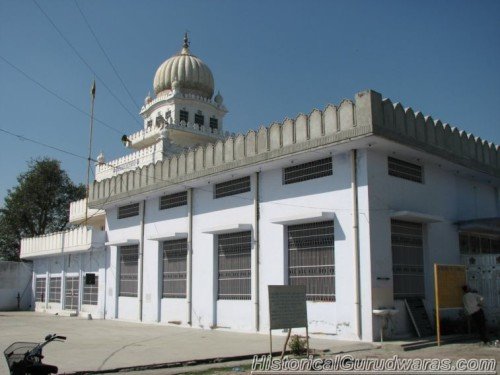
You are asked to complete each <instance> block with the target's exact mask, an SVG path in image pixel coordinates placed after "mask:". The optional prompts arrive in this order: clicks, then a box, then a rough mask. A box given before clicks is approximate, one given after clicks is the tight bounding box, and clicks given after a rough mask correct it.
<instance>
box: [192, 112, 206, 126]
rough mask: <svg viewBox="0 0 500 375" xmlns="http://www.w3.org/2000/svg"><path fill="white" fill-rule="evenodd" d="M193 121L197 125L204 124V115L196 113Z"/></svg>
mask: <svg viewBox="0 0 500 375" xmlns="http://www.w3.org/2000/svg"><path fill="white" fill-rule="evenodd" d="M194 123H195V124H198V125H204V124H205V116H203V115H200V114H198V113H196V114H195V115H194Z"/></svg>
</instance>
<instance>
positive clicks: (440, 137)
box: [373, 97, 500, 177]
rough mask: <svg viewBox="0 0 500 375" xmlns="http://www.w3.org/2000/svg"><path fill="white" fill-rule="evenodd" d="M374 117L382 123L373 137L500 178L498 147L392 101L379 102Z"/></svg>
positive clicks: (378, 123)
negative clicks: (413, 148) (388, 140)
mask: <svg viewBox="0 0 500 375" xmlns="http://www.w3.org/2000/svg"><path fill="white" fill-rule="evenodd" d="M373 112H374V113H373V116H374V117H377V118H380V119H381V121H380V122H377V123H375V122H374V124H373V125H374V126H373V133H374V134H375V135H380V136H383V137H385V138H389V139H392V140H394V141H396V142H400V143H403V144H406V145H409V146H412V147H415V148H418V149H421V150H423V151H425V152H428V153H431V154H435V155H437V156H440V157H443V158H445V159H448V160H450V161H453V162H455V163H458V164H461V165H463V166H466V167H469V168H473V169H476V170H479V171H481V172H484V173H488V174H491V175H493V176H496V177H500V152H499V147H498V146H497V145H495V144H494V143H491V142H487V141H484V140H482V139H481V138H480V137H476V136H474V135H473V134H471V133H466V132H464V131H460V130H458V129H457V128H456V127H453V126H451V125H449V124H446V123H445V124H443V123H442V122H441V121H440V120H434V119H433V118H432V117H430V116H426V117H424V115H422V113H420V112H414V111H413V109H412V108H411V107H410V108H404V107H403V106H402V105H401V104H400V103H395V104H393V103H392V102H391V100H390V99H380V97H378V98H376V101H375V102H374V107H373Z"/></svg>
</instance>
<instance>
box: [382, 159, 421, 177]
mask: <svg viewBox="0 0 500 375" xmlns="http://www.w3.org/2000/svg"><path fill="white" fill-rule="evenodd" d="M388 163H389V175H390V176H394V177H399V178H404V179H405V180H410V181H415V182H423V181H424V179H423V174H422V167H421V166H420V165H417V164H412V163H408V162H407V161H403V160H399V159H396V158H391V157H389V158H388Z"/></svg>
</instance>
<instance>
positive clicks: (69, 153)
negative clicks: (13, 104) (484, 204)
mask: <svg viewBox="0 0 500 375" xmlns="http://www.w3.org/2000/svg"><path fill="white" fill-rule="evenodd" d="M0 131H1V132H4V133H6V134H9V135H11V136H13V137H16V138H18V139H19V140H21V141H28V142H31V143H35V144H37V145H40V146H44V147H48V148H51V149H53V150H56V151H59V152H62V153H64V154H68V155H71V156H74V157H77V158H80V159H85V160H87V158H86V157H85V156H82V155H78V154H75V153H74V152H71V151H68V150H64V149H62V148H59V147H56V146H51V145H49V144H47V143H43V142H40V141H37V140H35V139H32V138H29V137H25V136H24V135H21V134H16V133H12V132H11V131H9V130H5V129H2V128H0Z"/></svg>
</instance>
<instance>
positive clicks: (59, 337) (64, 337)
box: [54, 336, 66, 340]
mask: <svg viewBox="0 0 500 375" xmlns="http://www.w3.org/2000/svg"><path fill="white" fill-rule="evenodd" d="M54 339H57V340H66V336H56V337H54Z"/></svg>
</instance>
